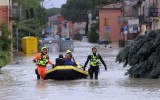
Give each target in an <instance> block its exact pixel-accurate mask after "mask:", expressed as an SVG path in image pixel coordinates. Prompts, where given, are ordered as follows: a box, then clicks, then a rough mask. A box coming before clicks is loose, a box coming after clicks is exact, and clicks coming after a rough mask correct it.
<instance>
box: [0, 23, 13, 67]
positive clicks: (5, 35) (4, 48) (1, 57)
mask: <svg viewBox="0 0 160 100" xmlns="http://www.w3.org/2000/svg"><path fill="white" fill-rule="evenodd" d="M1 28H2V36H1V37H0V68H1V67H2V66H5V65H6V64H8V63H9V61H10V54H9V51H10V44H11V38H10V35H11V32H10V31H9V29H8V25H7V23H6V22H3V23H2V25H1Z"/></svg>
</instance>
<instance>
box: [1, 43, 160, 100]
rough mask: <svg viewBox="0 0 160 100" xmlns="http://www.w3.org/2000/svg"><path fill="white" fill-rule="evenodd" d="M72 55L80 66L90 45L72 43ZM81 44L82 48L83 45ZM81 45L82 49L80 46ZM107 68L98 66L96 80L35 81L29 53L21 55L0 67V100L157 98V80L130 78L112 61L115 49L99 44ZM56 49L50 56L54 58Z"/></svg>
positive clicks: (159, 85)
mask: <svg viewBox="0 0 160 100" xmlns="http://www.w3.org/2000/svg"><path fill="white" fill-rule="evenodd" d="M74 45H75V49H74V50H75V51H74V52H73V53H74V57H75V59H76V60H77V61H79V62H80V63H81V64H82V65H83V64H84V62H85V60H86V59H87V56H88V55H89V54H90V53H91V52H90V48H91V47H92V44H88V43H81V42H76V43H75V44H74ZM83 46H85V47H83ZM81 47H82V48H81ZM99 49H103V50H100V51H102V52H99V53H100V54H101V55H102V56H103V58H104V61H105V62H106V63H107V66H108V71H107V72H106V71H104V66H101V68H100V70H101V73H100V75H99V79H98V80H94V79H93V80H90V79H80V80H70V81H68V80H66V81H56V80H37V79H36V75H35V72H34V70H35V68H36V66H35V64H34V63H33V62H32V58H33V56H34V55H33V56H31V55H30V56H27V57H25V56H22V57H21V58H22V60H21V61H22V62H20V63H19V64H14V65H8V66H6V67H5V68H2V69H1V70H0V73H1V74H0V97H1V99H0V100H66V99H67V100H75V99H76V100H99V99H102V100H107V99H108V100H159V98H160V95H159V93H160V79H157V80H152V79H133V78H128V76H124V73H125V71H126V69H124V68H123V67H122V64H119V63H116V62H115V56H116V54H117V53H118V51H119V50H118V49H117V48H112V49H107V50H106V51H105V50H104V49H106V48H103V47H101V46H100V47H99ZM58 54H59V52H54V53H53V54H49V55H50V59H51V60H52V61H54V59H55V58H56V57H58Z"/></svg>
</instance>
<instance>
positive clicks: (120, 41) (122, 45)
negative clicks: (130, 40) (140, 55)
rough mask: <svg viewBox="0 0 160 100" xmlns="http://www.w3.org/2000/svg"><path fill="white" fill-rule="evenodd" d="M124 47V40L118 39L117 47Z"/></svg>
mask: <svg viewBox="0 0 160 100" xmlns="http://www.w3.org/2000/svg"><path fill="white" fill-rule="evenodd" d="M124 46H125V40H124V39H120V40H119V47H124Z"/></svg>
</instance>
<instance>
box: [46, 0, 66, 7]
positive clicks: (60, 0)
mask: <svg viewBox="0 0 160 100" xmlns="http://www.w3.org/2000/svg"><path fill="white" fill-rule="evenodd" d="M66 1H67V0H44V7H45V8H52V7H56V8H61V5H63V4H65V3H66Z"/></svg>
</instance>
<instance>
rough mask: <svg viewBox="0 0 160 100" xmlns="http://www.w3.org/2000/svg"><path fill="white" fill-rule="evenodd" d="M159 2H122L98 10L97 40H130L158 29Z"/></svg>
mask: <svg viewBox="0 0 160 100" xmlns="http://www.w3.org/2000/svg"><path fill="white" fill-rule="evenodd" d="M159 8H160V0H123V2H119V3H115V4H110V5H106V6H103V7H101V8H100V9H99V21H100V31H99V40H100V41H104V40H106V39H108V38H109V39H110V40H111V41H112V43H118V41H119V40H120V39H126V40H132V39H134V38H135V37H136V36H137V35H139V34H140V35H144V34H147V33H148V32H149V31H151V30H155V29H160V15H159V11H160V9H159Z"/></svg>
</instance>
